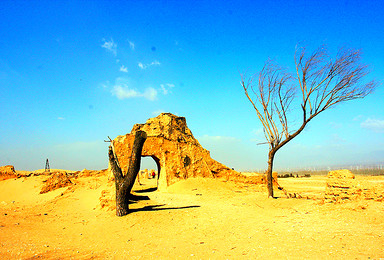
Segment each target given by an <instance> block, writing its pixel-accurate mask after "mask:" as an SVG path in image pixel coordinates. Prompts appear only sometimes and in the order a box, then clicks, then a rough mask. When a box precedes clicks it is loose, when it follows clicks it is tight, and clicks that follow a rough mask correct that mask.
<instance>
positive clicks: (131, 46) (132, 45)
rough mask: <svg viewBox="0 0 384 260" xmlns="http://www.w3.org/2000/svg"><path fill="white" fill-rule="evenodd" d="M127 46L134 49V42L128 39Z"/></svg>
mask: <svg viewBox="0 0 384 260" xmlns="http://www.w3.org/2000/svg"><path fill="white" fill-rule="evenodd" d="M129 47H130V48H131V50H133V51H134V50H135V44H134V43H133V42H131V41H129Z"/></svg>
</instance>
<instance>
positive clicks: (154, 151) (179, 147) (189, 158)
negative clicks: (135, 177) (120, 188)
mask: <svg viewBox="0 0 384 260" xmlns="http://www.w3.org/2000/svg"><path fill="white" fill-rule="evenodd" d="M139 130H141V131H145V132H146V133H147V140H146V141H145V143H144V147H143V151H142V156H143V157H146V156H149V157H152V158H153V159H154V161H155V162H156V164H157V167H158V172H159V179H158V189H159V190H162V189H165V188H166V187H167V186H169V185H171V184H173V183H176V182H177V181H179V180H182V179H187V178H191V177H198V176H199V177H207V178H221V179H225V180H233V181H241V182H248V183H263V182H265V178H264V176H253V177H246V176H244V175H242V174H240V173H238V172H236V171H234V170H232V169H230V168H229V167H227V166H225V165H223V164H221V163H219V162H217V161H215V160H214V159H212V158H211V156H210V153H209V151H208V150H206V149H204V148H203V147H202V146H201V145H200V143H199V142H198V141H197V140H196V139H195V138H194V136H193V134H192V132H191V130H190V129H189V128H188V127H187V123H186V119H185V118H184V117H178V116H175V115H173V114H171V113H162V114H160V115H159V116H157V117H155V118H150V119H148V120H147V122H146V123H145V124H136V125H134V126H133V128H132V131H131V132H130V133H129V134H126V135H121V136H118V137H116V138H115V139H114V140H113V141H112V142H113V147H114V151H115V154H116V156H117V158H118V162H119V165H120V167H121V168H122V170H123V172H127V169H128V163H129V159H130V155H131V152H132V146H133V141H134V138H135V133H136V132H137V131H139Z"/></svg>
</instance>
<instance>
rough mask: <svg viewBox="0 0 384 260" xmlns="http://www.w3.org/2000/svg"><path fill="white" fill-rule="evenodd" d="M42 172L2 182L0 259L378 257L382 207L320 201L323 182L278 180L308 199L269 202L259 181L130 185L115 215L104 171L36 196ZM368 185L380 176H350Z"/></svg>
mask: <svg viewBox="0 0 384 260" xmlns="http://www.w3.org/2000/svg"><path fill="white" fill-rule="evenodd" d="M48 177H49V176H45V175H40V176H30V177H21V178H12V179H7V180H3V181H0V258H1V259H37V258H40V259H155V258H156V259H267V258H269V259H380V258H384V204H383V202H382V201H381V202H380V201H374V200H365V199H360V200H352V201H346V202H344V203H327V202H324V190H325V186H326V176H312V177H310V178H287V179H279V183H280V185H281V186H283V187H284V188H285V189H286V190H287V191H289V192H297V193H300V194H301V195H303V196H306V197H309V198H310V199H303V198H302V199H293V198H286V197H285V196H284V194H283V193H282V192H281V191H276V195H277V196H278V197H279V198H277V199H268V198H267V193H266V189H265V186H264V185H261V184H260V185H256V184H244V183H235V182H230V181H227V182H224V181H222V180H217V179H210V178H190V179H187V180H184V181H180V182H178V183H175V184H173V185H171V186H169V187H168V189H167V190H166V191H162V192H160V191H155V187H156V180H155V179H141V180H140V181H141V183H142V185H139V184H138V183H136V184H135V186H134V189H133V190H134V194H135V195H136V197H135V198H133V200H132V201H131V202H132V203H131V204H130V209H131V213H130V214H129V215H127V216H124V217H117V216H116V215H115V211H114V209H113V208H114V202H113V196H114V194H113V192H114V182H113V181H111V180H109V179H108V175H107V174H106V173H103V174H100V173H97V174H93V175H92V174H91V176H82V177H78V178H72V179H71V180H72V182H73V185H71V186H68V187H64V188H59V189H56V190H54V191H50V192H47V193H44V194H40V190H41V188H42V186H43V184H44V182H43V181H44V180H46V179H47V178H48ZM356 179H358V180H362V181H364V182H369V183H371V184H372V185H382V184H384V176H377V177H366V176H357V177H356Z"/></svg>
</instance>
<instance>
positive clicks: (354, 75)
mask: <svg viewBox="0 0 384 260" xmlns="http://www.w3.org/2000/svg"><path fill="white" fill-rule="evenodd" d="M360 60H361V52H360V51H359V50H355V49H346V48H342V49H340V50H339V51H338V53H337V55H336V58H335V59H334V60H332V59H330V57H329V55H328V53H327V49H326V48H325V47H324V46H321V47H320V48H318V49H317V50H316V51H314V52H313V53H312V54H307V53H306V49H305V48H302V47H301V48H297V49H296V52H295V64H296V73H295V74H296V75H294V76H293V75H291V74H290V73H288V72H287V71H286V70H284V69H283V68H281V67H279V66H277V65H275V64H274V63H273V62H272V61H267V62H266V63H265V65H264V67H263V69H262V70H261V71H260V73H259V74H256V75H254V76H252V77H246V76H245V75H241V84H242V86H243V88H244V91H245V95H246V96H247V98H248V99H249V101H250V102H251V103H252V105H253V108H254V109H255V110H256V114H257V116H258V118H259V120H260V122H261V123H262V125H263V128H264V135H265V138H266V140H267V142H266V143H267V144H269V153H268V169H267V172H266V175H267V186H268V195H269V197H273V180H272V170H273V160H274V157H275V154H276V152H277V151H278V150H279V149H280V148H281V147H283V146H284V145H286V144H287V143H288V142H289V141H291V140H292V139H293V138H295V137H296V136H298V135H299V134H300V133H301V132H302V131H303V130H304V128H305V127H306V126H307V124H308V123H309V122H310V121H311V120H312V119H313V118H315V117H316V116H317V115H319V114H320V113H321V112H323V111H325V110H327V109H329V108H331V107H333V106H335V105H337V104H338V103H341V102H344V101H349V100H353V99H358V98H363V97H365V96H367V95H368V94H370V93H371V92H372V91H373V89H374V88H375V87H376V86H377V83H376V82H375V81H370V82H364V81H363V79H364V78H365V76H366V75H367V74H368V72H369V71H368V67H367V66H366V65H363V64H361V62H360ZM256 80H257V82H255V81H256ZM297 93H299V97H298V98H299V99H298V102H299V103H300V106H301V111H302V122H301V125H300V126H299V127H298V128H296V129H294V130H291V128H290V127H291V125H290V123H292V122H291V121H289V118H288V116H289V114H290V112H291V111H292V110H291V105H292V104H293V101H295V104H296V100H295V99H296V97H297V96H296V94H297Z"/></svg>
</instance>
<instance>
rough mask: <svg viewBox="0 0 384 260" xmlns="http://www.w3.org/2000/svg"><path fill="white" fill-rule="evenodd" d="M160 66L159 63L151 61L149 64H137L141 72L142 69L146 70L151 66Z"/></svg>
mask: <svg viewBox="0 0 384 260" xmlns="http://www.w3.org/2000/svg"><path fill="white" fill-rule="evenodd" d="M160 65H161V63H160V62H159V61H157V60H155V61H152V62H151V63H148V64H144V63H142V62H139V63H138V64H137V66H139V68H140V69H142V70H143V69H147V68H149V67H152V66H160Z"/></svg>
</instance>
